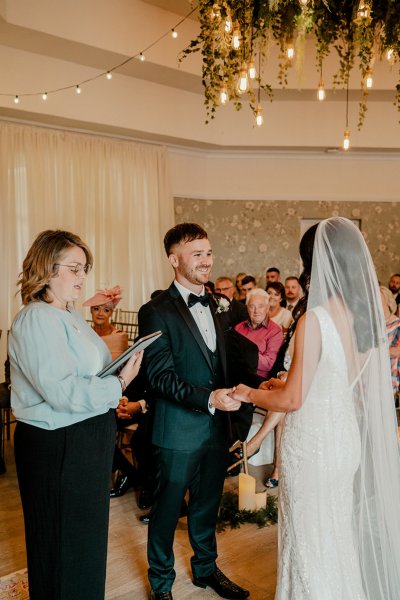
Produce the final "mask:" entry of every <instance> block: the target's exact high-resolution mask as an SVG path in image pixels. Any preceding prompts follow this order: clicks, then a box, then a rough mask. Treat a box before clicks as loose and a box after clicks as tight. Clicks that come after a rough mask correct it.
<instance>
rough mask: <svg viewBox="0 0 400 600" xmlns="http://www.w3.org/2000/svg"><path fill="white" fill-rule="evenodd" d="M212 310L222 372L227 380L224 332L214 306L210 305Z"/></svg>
mask: <svg viewBox="0 0 400 600" xmlns="http://www.w3.org/2000/svg"><path fill="white" fill-rule="evenodd" d="M210 310H211V314H212V318H213V320H214V326H215V333H216V336H217V349H218V352H219V357H220V359H221V365H222V371H223V373H224V376H225V379H226V376H227V365H226V348H225V336H224V332H223V329H222V326H221V323H220V320H219V318H218V316H217V314H216V312H215V310H214V306H213V304H210Z"/></svg>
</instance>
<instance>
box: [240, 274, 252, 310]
mask: <svg viewBox="0 0 400 600" xmlns="http://www.w3.org/2000/svg"><path fill="white" fill-rule="evenodd" d="M255 287H256V280H255V277H253V275H246V276H245V277H243V279H242V283H241V289H242V294H245V296H244V298H242V299H241V300H240V302H243V304H246V298H247V294H248V293H249V292H250V290H254V288H255Z"/></svg>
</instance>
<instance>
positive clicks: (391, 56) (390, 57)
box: [386, 48, 394, 64]
mask: <svg viewBox="0 0 400 600" xmlns="http://www.w3.org/2000/svg"><path fill="white" fill-rule="evenodd" d="M386 58H387V60H388V61H389V62H390V64H393V62H394V50H393V48H389V49H388V50H387V51H386Z"/></svg>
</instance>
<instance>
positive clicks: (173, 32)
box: [171, 29, 178, 40]
mask: <svg viewBox="0 0 400 600" xmlns="http://www.w3.org/2000/svg"><path fill="white" fill-rule="evenodd" d="M171 35H172V37H173V38H174V40H176V38H177V37H178V32H177V31H175V29H171Z"/></svg>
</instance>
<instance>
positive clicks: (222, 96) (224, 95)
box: [219, 83, 228, 104]
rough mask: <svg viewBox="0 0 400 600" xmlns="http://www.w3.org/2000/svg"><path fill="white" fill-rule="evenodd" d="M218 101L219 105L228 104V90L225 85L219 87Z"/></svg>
mask: <svg viewBox="0 0 400 600" xmlns="http://www.w3.org/2000/svg"><path fill="white" fill-rule="evenodd" d="M219 101H220V103H221V104H226V103H227V102H228V90H227V87H226V85H225V83H223V84H222V85H221V89H220V91H219Z"/></svg>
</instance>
